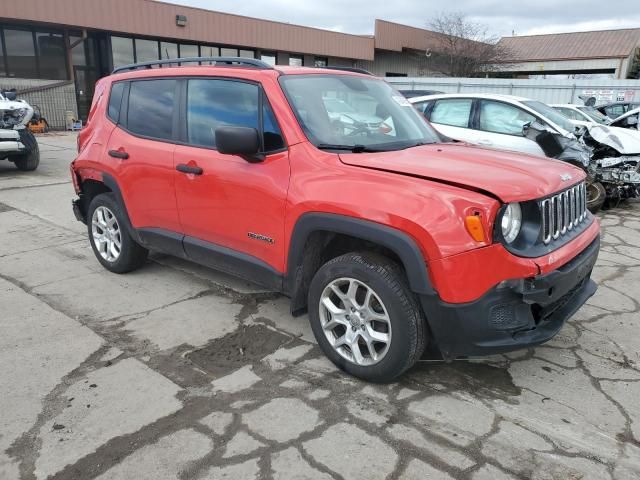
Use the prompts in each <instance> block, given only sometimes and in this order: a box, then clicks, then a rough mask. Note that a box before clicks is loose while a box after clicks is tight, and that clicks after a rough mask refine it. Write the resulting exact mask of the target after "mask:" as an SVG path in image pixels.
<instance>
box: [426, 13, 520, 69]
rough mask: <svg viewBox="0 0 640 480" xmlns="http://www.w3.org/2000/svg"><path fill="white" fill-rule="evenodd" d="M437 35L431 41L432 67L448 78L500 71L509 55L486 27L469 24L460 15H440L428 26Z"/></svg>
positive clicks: (463, 16)
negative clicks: (433, 57)
mask: <svg viewBox="0 0 640 480" xmlns="http://www.w3.org/2000/svg"><path fill="white" fill-rule="evenodd" d="M429 28H430V30H432V31H433V32H434V33H435V34H436V35H433V38H432V39H430V40H431V41H430V43H431V44H433V47H432V55H433V56H435V57H437V58H435V59H434V61H433V62H431V63H432V65H431V67H432V68H433V69H434V70H436V71H438V72H439V73H441V74H443V75H447V76H450V77H477V76H481V75H482V76H483V75H485V74H487V73H488V72H495V71H499V70H500V69H501V64H503V63H504V62H505V61H506V60H508V58H509V52H508V50H507V49H505V48H504V47H503V46H502V45H500V44H499V42H498V41H499V39H500V38H499V37H496V36H492V35H489V34H488V29H487V27H486V26H484V25H482V24H480V23H475V22H472V21H469V20H468V19H467V18H466V16H465V15H464V14H463V13H460V12H452V13H441V14H439V15H438V16H437V17H436V18H434V19H433V20H432V21H431V22H430V23H429Z"/></svg>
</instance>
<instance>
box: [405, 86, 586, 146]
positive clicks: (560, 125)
mask: <svg viewBox="0 0 640 480" xmlns="http://www.w3.org/2000/svg"><path fill="white" fill-rule="evenodd" d="M409 101H410V102H411V103H412V104H413V105H414V106H415V107H416V108H417V109H418V110H419V111H420V112H422V113H423V114H424V115H425V117H426V118H427V119H428V120H429V121H430V122H431V123H432V124H433V126H434V127H435V128H436V130H438V131H439V132H440V133H442V134H443V135H445V136H447V137H449V138H453V139H455V140H460V141H464V142H467V143H472V144H476V145H482V146H486V147H492V148H499V149H503V150H513V151H517V152H524V153H530V154H533V155H540V156H544V152H543V151H542V149H541V148H540V146H538V144H537V143H536V142H535V141H533V140H529V139H528V138H526V137H525V136H524V135H523V131H522V127H523V126H524V125H525V124H527V123H533V122H538V123H539V124H542V125H543V126H544V127H545V128H546V129H548V130H551V131H552V132H556V133H558V134H560V135H562V136H563V137H567V138H575V135H574V132H575V131H576V126H575V125H574V124H573V123H571V122H570V121H569V119H567V118H566V117H565V116H563V115H562V114H560V113H559V112H557V111H556V110H554V109H553V108H551V107H550V106H549V105H546V104H544V103H542V102H538V101H536V100H531V99H528V98H523V97H515V96H512V95H493V94H488V93H477V94H472V93H458V94H443V95H430V96H425V97H416V98H411V99H409Z"/></svg>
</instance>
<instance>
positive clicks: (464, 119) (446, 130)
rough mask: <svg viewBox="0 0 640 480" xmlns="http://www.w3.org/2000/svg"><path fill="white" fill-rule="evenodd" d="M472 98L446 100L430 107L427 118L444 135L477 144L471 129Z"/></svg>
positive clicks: (426, 113)
mask: <svg viewBox="0 0 640 480" xmlns="http://www.w3.org/2000/svg"><path fill="white" fill-rule="evenodd" d="M472 111H473V99H472V98H444V99H440V100H436V101H435V102H433V105H428V106H427V109H426V111H425V116H426V117H427V119H428V120H429V121H430V122H431V123H432V124H433V126H434V127H435V128H436V130H438V131H439V132H440V133H442V134H443V135H445V136H447V137H450V138H453V139H454V140H460V141H462V142H469V143H477V141H476V134H475V132H474V131H473V130H472V129H471V114H472Z"/></svg>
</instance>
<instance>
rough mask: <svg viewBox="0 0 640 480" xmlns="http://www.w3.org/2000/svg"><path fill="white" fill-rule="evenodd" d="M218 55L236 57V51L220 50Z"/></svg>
mask: <svg viewBox="0 0 640 480" xmlns="http://www.w3.org/2000/svg"><path fill="white" fill-rule="evenodd" d="M220 55H221V56H223V57H237V56H238V50H237V49H236V48H221V49H220Z"/></svg>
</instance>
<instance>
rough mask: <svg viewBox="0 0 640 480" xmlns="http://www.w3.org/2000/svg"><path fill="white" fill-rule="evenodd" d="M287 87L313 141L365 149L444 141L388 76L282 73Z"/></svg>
mask: <svg viewBox="0 0 640 480" xmlns="http://www.w3.org/2000/svg"><path fill="white" fill-rule="evenodd" d="M280 83H281V85H282V88H283V90H284V92H285V94H286V95H287V98H288V99H289V103H290V104H291V106H292V108H293V110H294V112H295V114H296V117H297V118H298V121H299V122H300V125H301V126H302V128H303V130H304V131H305V134H306V135H307V137H308V138H309V141H311V142H312V143H313V144H314V145H316V146H317V147H319V148H326V149H332V150H340V149H345V150H352V151H357V152H365V151H372V150H382V151H387V150H399V149H403V148H408V147H412V146H415V145H422V144H425V143H435V142H438V141H439V136H438V134H437V133H436V132H435V131H434V130H433V128H432V127H431V126H430V125H429V124H428V123H427V122H426V121H425V120H424V118H423V117H422V116H421V115H420V114H419V113H418V112H417V111H416V110H415V109H414V108H413V107H412V106H411V104H410V103H409V102H408V100H407V99H406V98H404V97H403V96H402V95H400V94H399V93H398V92H396V91H395V90H394V89H393V88H392V87H391V86H389V85H388V84H387V83H386V82H384V81H382V80H379V79H375V78H362V77H356V76H353V75H283V76H281V77H280Z"/></svg>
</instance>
